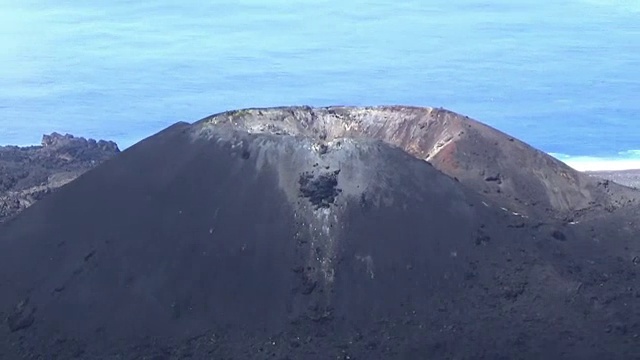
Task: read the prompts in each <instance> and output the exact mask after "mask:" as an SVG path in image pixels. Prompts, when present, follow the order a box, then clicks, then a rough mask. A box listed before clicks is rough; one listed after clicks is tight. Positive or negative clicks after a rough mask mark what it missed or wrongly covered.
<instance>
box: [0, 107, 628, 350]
mask: <svg viewBox="0 0 640 360" xmlns="http://www.w3.org/2000/svg"><path fill="white" fill-rule="evenodd" d="M637 196H638V193H637V191H635V190H633V189H631V188H627V187H624V186H621V185H618V184H615V183H613V182H604V181H602V180H599V179H596V178H592V177H589V176H587V175H584V174H582V173H579V172H577V171H575V170H573V169H571V168H569V167H568V166H566V165H565V164H563V163H561V162H559V161H557V160H555V159H553V158H551V157H549V156H547V155H545V154H543V153H542V152H540V151H538V150H536V149H534V148H532V147H530V146H528V145H526V144H524V143H522V142H520V141H518V140H516V139H513V138H511V137H509V136H508V135H506V134H503V133H501V132H499V131H497V130H495V129H492V128H490V127H488V126H486V125H483V124H481V123H479V122H477V121H474V120H472V119H469V118H466V117H464V116H461V115H457V114H455V113H453V112H449V111H446V110H442V109H432V108H412V107H371V108H354V107H329V108H310V107H282V108H268V109H246V110H238V111H231V112H225V113H221V114H217V115H213V116H211V117H207V118H205V119H202V120H200V121H197V122H195V123H193V124H188V123H177V124H175V125H173V126H171V127H169V128H167V129H165V130H163V131H162V132H160V133H158V134H156V135H153V136H151V137H149V138H147V139H145V140H143V141H141V142H140V143H138V144H136V145H134V146H133V147H131V148H129V149H127V150H125V151H123V152H121V153H119V154H118V155H116V156H115V157H113V158H111V159H109V160H107V161H105V162H104V163H102V164H101V165H99V166H97V167H95V168H94V169H92V170H90V171H88V172H86V173H84V174H83V175H81V176H80V177H79V178H77V179H76V180H74V181H72V182H70V183H68V184H66V185H65V186H63V187H62V188H60V189H58V190H57V191H56V192H55V193H53V194H51V195H49V196H48V197H46V198H44V199H43V200H41V201H39V202H37V203H35V204H34V205H32V206H30V207H29V208H27V209H26V210H24V211H23V212H22V213H21V214H19V215H18V216H16V217H13V218H11V219H9V220H8V221H6V222H5V223H4V224H2V225H0V294H2V296H1V297H0V313H1V314H2V318H3V319H4V320H5V322H4V326H3V327H1V328H0V358H8V359H14V358H16V359H17V358H39V357H40V358H58V359H72V358H79V359H80V358H81V359H85V358H86V359H185V358H193V359H267V358H269V359H271V358H273V359H327V358H335V359H420V358H429V359H431V358H433V359H439V358H442V359H445V358H457V359H477V358H490V359H500V358H504V359H539V358H557V359H561V358H567V359H592V358H593V359H596V358H598V359H600V358H637V357H640V347H639V346H638V343H640V338H638V336H639V335H638V334H639V333H640V307H639V306H637V305H638V302H639V301H640V286H639V282H638V281H639V280H638V278H637V272H638V269H639V267H640V260H638V259H640V257H639V256H640V243H639V242H638V241H637V240H636V239H637V237H634V236H635V234H637V227H636V225H635V222H634V221H635V220H634V219H635V216H636V215H637V214H638V205H637V204H636V201H637V200H636V199H637Z"/></svg>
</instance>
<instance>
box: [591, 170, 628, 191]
mask: <svg viewBox="0 0 640 360" xmlns="http://www.w3.org/2000/svg"><path fill="white" fill-rule="evenodd" d="M583 173H585V174H588V175H590V176H593V177H599V178H603V179H606V180H611V181H613V182H616V183H618V184H620V185H625V186H629V187H632V188H638V189H640V169H629V170H593V171H583Z"/></svg>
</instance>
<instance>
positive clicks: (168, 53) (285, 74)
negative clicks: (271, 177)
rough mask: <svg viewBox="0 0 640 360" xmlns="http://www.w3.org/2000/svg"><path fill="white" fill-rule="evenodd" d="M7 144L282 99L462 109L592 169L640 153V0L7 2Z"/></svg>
mask: <svg viewBox="0 0 640 360" xmlns="http://www.w3.org/2000/svg"><path fill="white" fill-rule="evenodd" d="M0 46H1V48H2V50H1V51H0V144H15V145H28V144H36V143H39V141H40V137H41V135H42V134H43V133H49V132H53V131H57V132H62V133H67V132H68V133H72V134H75V135H79V136H85V137H93V138H101V139H111V140H115V141H116V142H118V144H119V145H120V147H121V148H126V147H128V146H130V145H132V144H133V143H135V142H137V141H139V140H141V139H142V138H144V137H146V136H149V135H151V134H153V133H155V132H157V131H159V130H161V129H163V128H164V127H166V126H168V125H170V124H172V123H174V122H177V121H189V122H191V121H195V120H197V119H199V118H202V117H204V116H207V115H209V114H212V113H216V112H220V111H225V110H231V109H237V108H245V107H266V106H280V105H313V106H326V105H381V104H404V105H416V106H434V107H444V108H447V109H450V110H453V111H456V112H459V113H462V114H465V115H468V116H470V117H472V118H475V119H478V120H480V121H482V122H485V123H487V124H489V125H491V126H493V127H496V128H498V129H500V130H502V131H504V132H507V133H509V134H511V135H513V136H516V137H518V138H520V139H522V140H524V141H526V142H528V143H530V144H531V145H533V146H535V147H537V148H539V149H541V150H543V151H545V152H548V153H550V154H552V155H554V156H556V157H558V158H560V159H561V160H563V161H566V162H567V163H569V164H570V165H572V166H574V167H576V168H579V169H581V170H584V169H613V168H619V169H623V168H640V1H637V0H566V1H554V2H540V1H532V0H522V1H517V0H486V1H481V0H459V1H451V0H446V1H445V0H420V1H417V0H415V1H413V0H408V1H399V0H393V1H392V0H369V1H363V0H343V1H335V0H314V1H311V0H233V1H231V0H214V1H209V2H203V1H194V0H181V1H178V0H155V1H137V2H131V1H124V0H112V1H109V2H89V1H81V0H66V1H65V0H55V1H53V0H37V1H35V0H21V1H15V0H9V1H7V0H0Z"/></svg>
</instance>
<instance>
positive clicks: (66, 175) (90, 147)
mask: <svg viewBox="0 0 640 360" xmlns="http://www.w3.org/2000/svg"><path fill="white" fill-rule="evenodd" d="M119 152H120V151H119V149H118V146H117V145H116V144H115V143H114V142H111V141H104V140H100V141H95V140H92V139H88V140H87V139H85V138H82V137H74V136H72V135H69V134H67V135H61V134H58V133H53V134H50V135H44V136H43V137H42V145H41V146H30V147H18V146H0V223H1V222H3V221H4V220H6V219H7V218H9V217H10V216H13V215H15V214H17V213H19V212H20V211H22V210H23V209H25V208H26V207H28V206H31V205H32V204H33V203H34V202H36V201H38V200H40V199H42V198H43V197H44V196H46V195H47V194H49V193H51V192H52V191H54V190H55V189H57V188H59V187H60V186H62V185H64V184H66V183H68V182H69V181H71V180H73V179H75V178H77V177H78V176H80V175H81V174H82V173H84V172H86V171H87V170H89V169H91V168H93V167H95V166H97V165H99V164H100V163H102V162H103V161H105V160H107V159H109V158H111V157H112V156H114V155H116V154H117V153H119Z"/></svg>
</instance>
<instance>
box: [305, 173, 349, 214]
mask: <svg viewBox="0 0 640 360" xmlns="http://www.w3.org/2000/svg"><path fill="white" fill-rule="evenodd" d="M339 173H340V170H336V171H334V172H330V173H325V174H319V175H314V174H313V173H309V172H305V173H302V174H301V175H300V179H299V180H298V183H299V184H300V193H301V194H302V197H305V198H307V199H309V201H310V202H311V204H313V205H314V206H315V207H316V209H320V208H328V207H329V206H331V204H333V203H334V202H335V199H336V196H338V194H340V192H341V191H342V190H340V189H338V174H339Z"/></svg>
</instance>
